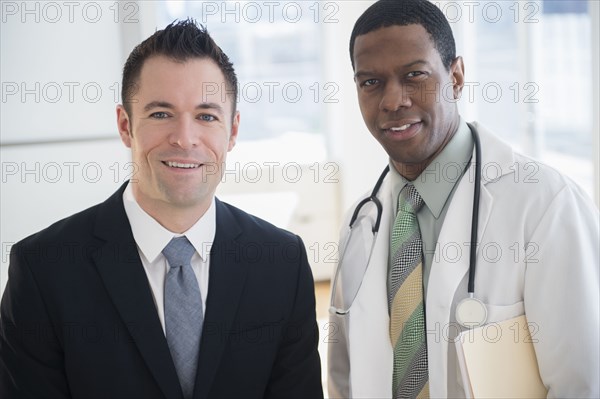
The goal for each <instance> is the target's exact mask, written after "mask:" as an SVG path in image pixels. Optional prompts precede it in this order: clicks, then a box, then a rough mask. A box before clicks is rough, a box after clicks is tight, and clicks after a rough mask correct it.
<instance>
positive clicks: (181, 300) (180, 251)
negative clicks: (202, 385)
mask: <svg viewBox="0 0 600 399" xmlns="http://www.w3.org/2000/svg"><path fill="white" fill-rule="evenodd" d="M194 252H195V249H194V247H193V246H192V244H191V243H190V242H189V241H188V239H187V238H186V237H184V236H183V237H175V238H173V239H172V240H171V241H170V242H169V244H167V246H166V247H165V249H163V251H162V253H163V255H165V257H166V258H167V261H168V262H169V266H170V268H169V272H168V273H167V278H166V281H165V330H166V332H167V343H168V344H169V349H170V351H171V357H172V358H173V362H174V363H175V369H176V370H177V375H178V376H179V382H180V384H181V388H182V390H183V396H184V398H186V399H189V398H191V397H192V395H193V393H194V382H195V380H196V368H197V366H198V352H199V350H200V337H201V336H202V322H203V320H204V314H203V312H202V296H201V295H200V288H199V287H198V280H197V279H196V276H195V275H194V271H193V270H192V265H191V260H192V255H194Z"/></svg>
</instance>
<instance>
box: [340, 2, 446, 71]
mask: <svg viewBox="0 0 600 399" xmlns="http://www.w3.org/2000/svg"><path fill="white" fill-rule="evenodd" d="M411 24H418V25H421V26H422V27H423V28H425V30H426V31H427V32H428V33H429V35H430V36H431V40H432V41H433V45H434V47H435V49H436V50H437V51H438V53H439V54H440V57H441V59H442V63H443V64H444V66H445V67H446V69H447V70H450V65H451V64H452V61H454V59H455V58H456V45H455V43H454V36H453V34H452V29H451V28H450V24H449V23H448V20H447V19H446V17H445V16H444V13H443V12H442V11H441V10H440V9H439V8H438V7H436V6H435V4H433V3H430V2H429V1H427V0H380V1H378V2H377V3H375V4H373V5H372V6H370V7H369V8H367V10H366V11H365V12H364V13H363V14H362V15H361V16H360V18H358V20H357V21H356V23H355V24H354V29H353V30H352V35H350V62H352V69H354V42H355V41H356V37H357V36H360V35H366V34H367V33H370V32H373V31H375V30H377V29H380V28H387V27H390V26H394V25H400V26H405V25H411Z"/></svg>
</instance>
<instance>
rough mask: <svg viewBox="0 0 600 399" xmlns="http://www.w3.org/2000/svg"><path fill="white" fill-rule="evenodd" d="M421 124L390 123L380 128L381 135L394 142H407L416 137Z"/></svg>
mask: <svg viewBox="0 0 600 399" xmlns="http://www.w3.org/2000/svg"><path fill="white" fill-rule="evenodd" d="M422 125H423V123H422V122H421V121H416V122H408V123H406V122H390V123H386V124H384V125H383V126H382V131H383V134H384V135H386V136H388V137H390V138H392V139H394V140H401V141H402V140H408V139H411V138H413V137H414V136H416V135H417V134H418V133H419V131H420V130H421V126H422Z"/></svg>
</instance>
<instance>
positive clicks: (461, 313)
mask: <svg viewBox="0 0 600 399" xmlns="http://www.w3.org/2000/svg"><path fill="white" fill-rule="evenodd" d="M469 128H470V129H471V134H472V136H473V141H474V142H475V188H474V192H473V217H472V220H471V246H470V256H469V281H468V286H467V292H468V297H467V298H465V299H463V300H462V301H460V302H459V303H458V305H457V306H456V312H455V315H456V321H457V322H458V323H459V324H460V325H462V326H463V327H466V328H473V327H478V326H481V325H483V324H485V322H486V320H487V308H486V306H485V304H484V303H483V302H482V301H480V300H479V299H477V298H475V270H476V260H477V228H478V224H479V198H480V193H481V143H480V141H479V134H478V133H477V130H476V129H475V127H474V126H472V125H469ZM389 170H390V167H389V165H388V166H386V167H385V169H384V170H383V172H382V173H381V175H380V176H379V179H377V183H375V186H374V187H373V191H372V192H371V195H370V196H368V197H366V198H364V199H363V200H362V201H360V202H359V203H358V205H357V206H356V208H355V209H354V212H353V213H352V217H351V218H350V223H349V227H350V232H349V233H348V234H347V236H346V241H345V242H344V243H343V244H342V247H341V248H343V252H342V255H341V256H340V260H339V266H338V268H337V270H336V273H335V277H334V280H333V284H332V287H331V290H332V295H331V304H330V305H331V306H330V308H329V311H330V312H331V313H334V314H338V315H345V314H347V313H348V312H349V311H350V307H351V305H352V302H353V301H354V298H355V297H356V295H357V294H358V289H359V288H360V283H359V284H358V285H357V286H356V287H355V290H354V291H355V292H353V293H354V295H350V299H349V301H346V305H347V306H344V305H343V304H342V305H340V303H339V302H344V301H343V300H340V299H339V298H338V295H337V294H338V293H337V287H338V280H339V279H340V278H341V277H340V271H341V268H342V265H343V259H344V256H345V254H346V251H347V250H348V246H349V245H348V244H349V242H350V237H351V235H352V232H353V227H354V224H355V223H356V221H357V219H358V217H359V215H360V211H361V209H362V208H363V207H364V206H365V205H366V204H368V203H373V205H375V207H376V208H377V217H376V219H375V223H374V224H373V227H372V233H373V242H372V245H371V250H370V251H369V256H368V258H367V265H368V263H369V262H370V260H371V255H372V253H373V248H374V246H375V241H376V239H377V234H378V233H379V225H380V224H381V216H382V214H383V206H382V205H381V201H379V198H377V193H378V192H379V189H380V188H381V186H382V184H383V180H384V179H385V177H386V175H387V174H388V172H389ZM365 271H366V265H365V269H364V271H363V273H364V272H365ZM360 281H361V282H362V279H361V280H360ZM340 296H341V295H340Z"/></svg>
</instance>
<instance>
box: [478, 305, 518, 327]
mask: <svg viewBox="0 0 600 399" xmlns="http://www.w3.org/2000/svg"><path fill="white" fill-rule="evenodd" d="M486 308H487V312H488V314H487V324H489V323H498V322H501V321H504V320H508V319H512V318H513V317H517V316H521V315H522V314H525V305H524V303H523V301H520V302H517V303H513V304H512V305H489V304H486Z"/></svg>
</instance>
